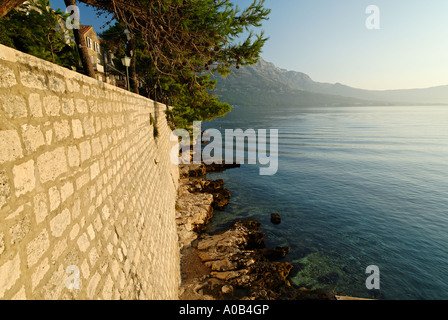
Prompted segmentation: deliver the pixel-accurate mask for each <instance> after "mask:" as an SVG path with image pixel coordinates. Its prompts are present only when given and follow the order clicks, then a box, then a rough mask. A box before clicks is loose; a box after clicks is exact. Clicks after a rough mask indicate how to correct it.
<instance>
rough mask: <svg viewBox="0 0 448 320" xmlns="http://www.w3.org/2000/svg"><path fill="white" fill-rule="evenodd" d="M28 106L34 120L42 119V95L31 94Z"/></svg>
mask: <svg viewBox="0 0 448 320" xmlns="http://www.w3.org/2000/svg"><path fill="white" fill-rule="evenodd" d="M28 106H29V108H30V114H31V116H32V117H33V118H41V117H42V116H43V113H42V101H41V99H40V95H39V94H37V93H31V94H30V95H29V97H28Z"/></svg>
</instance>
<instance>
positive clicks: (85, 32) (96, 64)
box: [80, 25, 106, 81]
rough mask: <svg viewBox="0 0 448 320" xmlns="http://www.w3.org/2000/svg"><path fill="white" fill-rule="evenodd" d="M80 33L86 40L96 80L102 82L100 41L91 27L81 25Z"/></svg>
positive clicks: (102, 59)
mask: <svg viewBox="0 0 448 320" xmlns="http://www.w3.org/2000/svg"><path fill="white" fill-rule="evenodd" d="M80 33H81V36H82V37H84V38H85V40H86V44H87V50H88V52H89V56H90V61H91V62H92V65H93V69H94V70H95V73H96V76H97V78H98V79H99V80H103V81H104V80H106V79H105V78H104V62H103V61H104V57H103V53H102V50H101V45H100V39H99V38H98V36H97V35H96V32H95V30H94V29H93V27H92V26H84V25H82V26H81V28H80Z"/></svg>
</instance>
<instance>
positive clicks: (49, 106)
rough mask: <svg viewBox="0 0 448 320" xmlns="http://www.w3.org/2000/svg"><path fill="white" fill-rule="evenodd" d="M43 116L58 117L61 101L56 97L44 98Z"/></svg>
mask: <svg viewBox="0 0 448 320" xmlns="http://www.w3.org/2000/svg"><path fill="white" fill-rule="evenodd" d="M44 109H45V114H46V115H47V116H49V117H56V116H59V111H60V110H61V101H60V99H59V97H58V96H47V97H44Z"/></svg>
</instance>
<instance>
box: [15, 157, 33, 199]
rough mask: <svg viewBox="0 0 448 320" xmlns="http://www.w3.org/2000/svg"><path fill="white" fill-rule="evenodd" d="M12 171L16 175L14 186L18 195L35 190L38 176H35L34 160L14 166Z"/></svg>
mask: <svg viewBox="0 0 448 320" xmlns="http://www.w3.org/2000/svg"><path fill="white" fill-rule="evenodd" d="M12 171H13V175H14V187H15V191H16V196H17V197H19V196H21V195H23V194H26V193H28V192H30V191H32V190H34V187H35V186H36V178H35V176H34V160H30V161H28V162H25V163H23V164H20V165H17V166H14V168H13V170H12Z"/></svg>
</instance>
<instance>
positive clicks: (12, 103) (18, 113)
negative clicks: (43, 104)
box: [0, 94, 28, 119]
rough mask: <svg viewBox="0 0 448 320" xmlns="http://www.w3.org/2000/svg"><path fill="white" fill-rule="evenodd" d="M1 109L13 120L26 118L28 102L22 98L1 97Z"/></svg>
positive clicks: (13, 96)
mask: <svg viewBox="0 0 448 320" xmlns="http://www.w3.org/2000/svg"><path fill="white" fill-rule="evenodd" d="M0 108H1V109H2V110H3V111H4V112H5V115H6V116H7V117H8V118H11V119H18V118H26V116H27V115H28V111H27V108H26V100H25V98H24V97H22V96H16V95H10V94H8V95H1V96H0Z"/></svg>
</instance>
